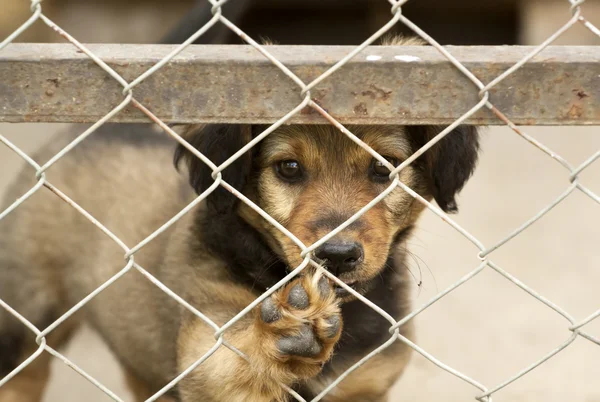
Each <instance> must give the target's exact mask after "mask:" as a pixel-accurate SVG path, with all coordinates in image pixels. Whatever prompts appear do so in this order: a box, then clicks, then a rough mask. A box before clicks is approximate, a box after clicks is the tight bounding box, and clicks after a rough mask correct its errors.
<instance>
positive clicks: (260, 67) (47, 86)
mask: <svg viewBox="0 0 600 402" xmlns="http://www.w3.org/2000/svg"><path fill="white" fill-rule="evenodd" d="M89 48H90V50H91V51H92V52H93V53H94V54H95V55H97V56H98V57H99V58H100V59H102V60H103V61H105V62H106V63H107V64H108V65H109V66H110V67H112V68H113V69H114V70H115V71H116V72H117V73H118V74H120V75H121V76H123V77H124V78H125V80H127V81H128V82H131V81H132V80H133V79H135V78H136V77H138V76H139V75H141V74H142V73H144V72H145V71H146V70H147V69H148V68H150V67H151V66H152V65H154V64H156V63H158V62H159V61H160V60H161V59H162V58H163V57H164V56H165V55H166V54H168V53H169V52H170V51H171V50H172V49H173V46H165V45H90V46H89ZM268 49H269V51H271V52H272V54H273V55H274V56H275V57H276V58H277V59H278V60H280V61H281V62H282V63H283V64H284V65H286V66H288V67H289V68H290V70H291V71H293V72H294V73H295V74H296V75H297V76H298V77H300V79H302V80H303V81H304V82H305V83H309V82H311V81H312V80H314V79H315V78H317V77H319V76H320V75H321V74H322V73H323V72H324V71H326V69H327V68H328V67H330V66H332V65H333V64H335V62H337V61H338V60H340V59H342V58H343V57H344V56H345V55H347V54H348V53H349V52H350V51H352V49H354V48H353V47H344V46H333V47H332V46H318V47H315V46H269V47H268ZM447 49H448V51H449V52H450V53H452V54H453V55H454V56H455V57H456V58H457V59H458V60H459V61H460V62H461V63H463V64H464V65H465V66H466V67H467V68H468V69H469V70H470V71H472V72H473V74H474V75H475V76H477V77H478V78H479V79H480V80H481V81H482V82H483V83H484V84H486V83H488V82H490V81H492V80H493V79H494V78H496V77H498V76H499V75H500V74H501V73H502V72H503V71H505V70H507V69H509V68H510V67H511V66H512V65H514V64H515V63H517V62H518V61H519V60H521V59H522V58H523V57H525V56H526V55H527V54H528V53H529V52H531V50H532V48H530V47H524V46H523V47H521V46H519V47H514V46H510V47H509V46H501V47H499V46H485V47H462V46H460V47H459V46H456V47H454V46H449V47H447ZM478 92H479V90H478V89H477V88H476V87H475V86H474V85H473V84H472V83H471V82H470V81H469V80H468V79H467V78H466V77H465V76H464V75H463V74H462V73H460V72H459V71H458V70H457V69H456V68H455V67H454V66H453V65H452V64H451V63H450V62H449V61H448V60H447V59H446V58H444V57H443V56H442V55H440V54H439V52H438V51H437V50H436V49H434V48H431V47H424V46H406V47H383V46H373V47H370V48H368V49H367V50H366V51H365V52H363V53H361V54H359V55H358V56H356V57H355V58H354V59H352V60H351V61H350V62H348V63H347V64H346V65H345V66H344V67H343V68H341V69H340V70H339V71H337V72H336V73H334V74H333V75H332V76H331V77H329V78H327V79H326V80H324V81H323V82H321V83H319V84H318V85H317V86H316V87H315V88H313V89H312V90H311V97H312V99H313V100H314V101H315V102H316V103H317V104H319V105H321V106H322V107H323V108H324V109H325V110H327V112H328V113H329V114H331V115H332V116H334V117H335V118H336V119H337V120H339V121H340V122H342V123H344V124H450V123H452V122H454V121H455V120H456V119H457V118H459V117H460V116H462V115H463V114H464V113H465V112H466V111H468V110H469V109H470V108H472V107H473V106H474V105H475V104H477V102H479V100H480V98H479V96H478ZM134 96H135V98H136V99H137V100H138V101H139V102H141V103H142V104H144V105H145V106H146V107H147V108H148V109H149V110H151V111H152V113H154V114H155V115H156V116H158V118H160V119H161V120H163V121H165V122H180V123H189V122H238V123H272V122H274V121H276V120H278V119H279V118H281V116H283V115H285V114H286V113H288V112H289V111H290V110H292V109H293V108H294V107H296V106H297V105H298V104H299V102H300V101H301V100H302V97H301V94H300V90H299V88H298V85H297V84H296V83H294V82H293V81H292V80H291V79H290V78H288V77H287V76H286V75H285V74H283V73H282V72H281V70H279V69H278V68H277V67H276V66H274V65H273V64H272V63H270V62H269V61H268V60H267V59H265V58H264V57H263V56H262V55H261V54H260V53H259V52H257V51H256V50H255V49H253V48H252V47H251V46H241V45H240V46H237V45H236V46H190V47H188V48H187V49H186V50H185V51H184V52H183V53H182V54H180V55H179V56H178V57H177V58H176V59H174V60H173V61H172V62H170V63H169V64H167V65H166V66H164V67H163V68H162V69H160V70H159V71H157V72H156V73H154V74H152V75H151V76H150V77H148V78H147V79H146V80H145V81H143V82H142V83H140V84H139V85H138V86H136V87H135V88H134ZM124 98H125V95H123V87H122V86H121V85H120V84H119V83H118V82H117V81H115V80H114V79H113V78H112V77H110V76H109V75H108V74H107V73H106V72H105V71H104V70H103V69H101V68H99V67H98V66H97V65H95V64H94V62H93V61H92V60H90V59H89V58H88V57H87V56H86V55H84V54H81V53H78V51H77V50H76V49H75V48H74V47H73V46H71V45H67V44H65V45H62V44H11V45H9V46H7V47H6V48H5V49H4V50H3V51H2V52H1V53H0V122H90V123H91V122H95V121H98V120H99V119H100V118H102V117H103V116H105V115H106V114H107V113H108V112H109V111H110V110H112V109H113V108H114V107H115V106H117V105H118V104H119V103H120V102H122V101H123V99H124ZM490 102H491V103H492V104H493V105H494V106H495V107H496V108H497V109H498V110H499V111H501V112H502V113H503V114H504V115H505V116H506V117H507V118H508V119H510V120H511V121H512V122H514V123H515V124H519V125H594V124H600V49H599V48H598V47H592V46H581V47H559V46H556V47H548V48H546V49H545V50H544V51H543V52H542V53H541V54H540V55H538V56H536V57H535V58H534V59H533V60H531V61H530V62H528V63H526V64H525V65H524V66H523V67H521V68H520V69H519V70H518V71H516V72H515V73H514V74H512V75H510V76H509V77H508V78H506V79H505V80H504V81H502V82H501V83H500V84H498V85H497V86H495V87H493V88H492V89H491V90H490ZM111 121H115V122H147V121H148V118H147V116H146V115H145V114H143V113H142V112H141V111H140V110H138V109H136V108H134V107H133V106H131V105H129V106H127V107H126V108H125V109H124V110H123V111H121V112H120V113H119V114H117V115H116V116H114V117H113V118H112V120H111ZM291 122H292V123H308V124H328V121H327V120H326V119H324V118H323V117H322V116H321V115H320V114H319V113H317V112H315V111H314V110H313V109H312V108H306V109H305V110H304V111H303V112H302V113H300V114H298V115H297V116H295V117H294V118H292V119H291ZM467 123H469V124H482V125H504V124H505V123H504V122H503V121H502V120H500V119H499V118H498V117H497V116H496V115H495V114H494V113H492V112H491V111H490V110H488V109H487V108H483V109H482V110H480V111H478V112H477V113H476V114H475V115H474V116H473V117H471V118H470V119H469V120H468V121H467Z"/></svg>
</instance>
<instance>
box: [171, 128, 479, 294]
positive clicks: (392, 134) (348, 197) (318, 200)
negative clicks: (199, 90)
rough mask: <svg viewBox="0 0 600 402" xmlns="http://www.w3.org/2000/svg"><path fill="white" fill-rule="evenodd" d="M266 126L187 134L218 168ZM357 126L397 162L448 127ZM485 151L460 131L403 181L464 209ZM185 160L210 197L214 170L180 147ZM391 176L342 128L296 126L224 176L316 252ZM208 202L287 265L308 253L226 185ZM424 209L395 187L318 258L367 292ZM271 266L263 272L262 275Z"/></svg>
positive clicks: (468, 131) (473, 135)
mask: <svg viewBox="0 0 600 402" xmlns="http://www.w3.org/2000/svg"><path fill="white" fill-rule="evenodd" d="M264 128H265V127H261V126H245V125H207V126H191V127H190V128H189V129H188V131H187V132H186V133H185V138H187V139H188V141H190V143H191V144H192V145H193V146H194V147H196V148H197V149H198V150H199V151H200V152H202V153H203V154H204V155H205V156H207V157H208V158H209V159H211V160H212V161H213V162H214V163H215V164H217V165H219V164H220V163H222V162H224V161H225V160H226V159H227V158H229V157H230V156H231V155H233V154H234V153H235V152H237V151H238V150H239V149H240V148H242V147H243V146H244V145H245V144H247V143H248V142H249V141H251V140H252V138H254V137H255V136H256V135H258V134H259V133H260V132H262V130H263V129H264ZM349 129H350V131H352V132H353V133H354V134H356V135H357V136H358V137H359V138H360V139H361V140H362V141H364V142H365V143H366V144H368V145H369V146H370V147H371V148H373V149H374V150H375V151H377V152H378V153H379V154H381V155H382V156H384V157H385V158H386V159H387V160H388V161H389V162H390V163H391V164H392V165H396V166H397V165H398V164H399V163H401V162H402V161H404V160H405V159H406V158H408V157H409V156H410V155H412V154H413V153H414V152H415V151H416V150H418V149H419V148H420V147H422V146H423V145H425V144H426V143H427V142H428V141H429V140H431V139H432V138H433V137H434V136H435V135H436V134H437V133H439V132H440V131H441V128H434V127H420V126H419V127H417V126H414V127H399V126H368V127H367V126H354V127H353V126H350V127H349ZM477 151H478V136H477V132H476V129H475V128H473V127H467V126H461V127H458V128H457V129H455V130H454V131H453V132H451V133H450V134H448V135H447V136H446V137H444V138H443V139H442V140H441V141H440V142H439V143H437V144H436V145H434V146H433V147H432V148H431V149H429V150H428V151H427V152H425V154H424V155H422V156H421V157H419V158H418V159H417V160H416V161H415V162H413V163H412V164H410V165H409V166H408V167H406V168H405V169H403V170H402V171H401V173H400V176H399V178H400V180H401V181H402V182H403V183H405V184H406V185H407V186H408V187H410V188H412V189H413V190H415V191H416V192H417V193H419V194H420V195H422V196H423V197H425V198H426V199H432V198H433V199H435V200H436V202H437V203H438V205H439V206H440V208H441V209H442V210H444V211H446V212H455V211H456V210H457V205H456V201H455V197H456V194H457V193H458V192H459V191H460V190H461V189H462V187H463V185H464V183H465V181H466V180H467V179H468V178H469V176H470V175H471V173H472V171H473V169H474V166H475V163H476V160H477ZM182 157H186V159H187V162H188V168H189V174H190V183H191V185H192V186H193V187H194V189H195V190H196V192H198V193H201V192H203V191H205V190H206V189H207V188H208V187H209V186H210V185H211V184H212V183H213V182H214V180H213V179H212V178H211V171H210V169H209V168H208V167H206V165H205V164H204V163H203V162H201V161H200V160H199V159H198V158H196V157H194V156H192V155H191V154H190V153H189V152H187V151H186V150H185V148H182V147H180V148H179V149H178V151H177V153H176V161H178V160H179V159H181V158H182ZM389 174H390V171H389V170H388V168H387V167H386V166H385V165H384V164H382V163H380V162H379V161H377V160H376V159H374V158H373V157H372V156H371V155H370V154H369V153H368V152H367V151H365V150H364V149H363V148H361V147H360V146H359V145H357V144H356V143H354V142H353V141H352V140H351V139H350V138H348V137H347V136H346V135H344V134H343V133H341V132H340V131H338V130H337V129H335V128H334V127H332V126H299V125H296V126H294V125H292V126H284V127H281V128H279V129H277V130H276V131H274V132H273V133H271V134H270V135H269V136H267V137H266V138H265V139H263V140H262V141H261V142H260V143H259V144H257V145H256V146H255V147H253V148H252V149H251V150H250V151H248V152H246V153H245V154H244V155H242V156H241V157H240V158H239V159H237V160H236V162H234V163H233V164H232V165H231V166H229V167H227V168H226V169H225V170H224V171H223V179H224V180H225V181H226V182H228V183H229V184H231V185H232V186H233V187H235V188H236V189H238V190H239V191H241V192H242V193H243V194H244V195H246V196H247V197H248V198H249V199H251V200H252V201H253V202H254V203H256V204H257V205H258V206H259V207H260V208H262V209H263V210H264V211H265V212H266V213H268V214H269V215H270V216H271V217H273V218H274V219H275V220H276V221H277V222H279V223H280V224H281V225H283V226H284V227H285V228H286V229H288V230H289V231H290V232H291V233H293V234H294V235H295V236H296V237H297V238H298V239H299V240H300V241H302V243H304V244H305V245H307V246H308V245H311V244H313V243H314V242H316V241H317V240H319V239H321V238H322V237H323V236H325V235H327V234H328V233H330V232H331V231H333V230H334V229H336V228H337V227H338V226H340V225H341V224H342V223H344V222H345V221H346V220H347V219H348V218H350V217H351V216H352V215H354V214H355V213H356V212H357V211H359V210H360V209H361V208H363V207H364V206H365V205H367V204H368V203H369V202H371V201H372V200H373V199H374V198H376V197H377V196H378V195H379V194H381V192H383V191H384V190H385V189H386V188H387V187H388V186H389V185H390V184H391V181H390V179H389ZM207 206H208V216H211V215H213V216H214V217H215V219H214V222H215V225H218V224H219V223H217V222H219V221H221V225H222V222H223V220H219V219H218V218H217V217H225V216H228V217H231V219H239V220H241V221H243V222H244V223H245V224H247V226H248V227H250V228H251V230H252V231H255V232H257V233H259V234H260V236H257V237H258V238H260V241H261V242H263V244H265V245H267V246H268V247H269V248H270V249H271V250H272V251H273V252H274V253H275V254H276V255H277V256H278V257H279V258H280V259H281V260H282V261H283V262H284V263H285V264H286V265H287V266H288V267H290V268H294V267H297V266H298V265H299V264H300V263H301V262H302V257H301V256H300V252H301V250H300V249H299V247H298V246H297V245H296V244H295V243H294V241H292V240H291V239H290V238H288V237H287V236H286V235H284V234H283V233H282V232H281V231H280V230H279V229H277V228H276V227H275V226H273V225H272V224H271V223H269V222H267V221H266V220H265V219H264V218H262V217H261V216H260V215H259V214H257V213H256V212H255V211H254V210H253V209H252V208H250V207H248V206H247V205H246V204H245V203H243V202H240V201H239V199H238V198H237V197H235V196H234V195H233V194H231V193H229V192H228V191H227V190H226V189H224V188H222V187H219V188H218V189H216V190H215V191H214V192H213V193H211V194H210V195H209V196H208V198H207ZM422 210H423V206H422V204H420V203H419V202H415V201H414V199H413V197H412V196H410V195H409V194H408V193H406V192H405V191H404V190H402V189H400V188H395V189H394V190H393V191H392V192H391V193H390V194H389V195H388V196H387V197H385V198H384V199H383V200H381V202H379V203H377V204H375V205H374V206H373V207H372V208H371V209H369V210H368V211H367V212H366V213H365V214H363V215H362V216H361V217H360V218H359V219H358V220H356V221H355V222H354V223H352V224H351V225H349V226H348V227H346V228H345V229H344V230H342V231H341V232H340V233H338V234H337V235H336V236H335V237H333V238H331V239H329V240H328V241H327V242H325V243H324V244H322V245H321V246H320V247H319V248H317V249H316V250H315V252H314V256H315V257H317V258H319V259H321V260H322V261H323V262H324V264H325V266H326V267H327V268H328V269H329V270H330V271H331V272H332V273H334V274H335V275H337V276H338V277H339V278H340V279H341V280H343V281H344V282H346V283H347V284H349V285H351V286H353V287H354V288H355V289H356V290H358V291H361V292H365V291H367V290H368V289H369V283H370V282H371V281H372V280H373V279H374V278H376V277H377V276H378V274H379V273H380V272H381V271H382V270H383V269H384V267H385V266H386V262H387V261H388V259H389V257H390V255H392V252H393V250H394V248H395V245H396V244H397V243H398V241H399V239H401V238H402V236H401V235H402V234H403V233H405V232H406V231H407V229H409V228H410V227H411V226H412V225H413V223H414V222H415V220H416V218H417V217H418V215H419V213H420V212H421V211H422ZM229 235H230V236H232V237H235V236H238V235H239V236H243V234H241V233H229ZM232 241H234V242H235V240H232ZM244 242H246V243H248V241H247V240H244ZM248 247H250V244H248ZM229 252H231V253H235V252H236V250H230V251H229ZM237 252H240V253H244V252H249V251H248V250H237ZM262 263H265V262H264V261H263V262H262ZM264 268H265V267H258V269H259V271H260V269H264ZM257 272H258V271H257ZM342 295H343V291H341V290H340V296H342Z"/></svg>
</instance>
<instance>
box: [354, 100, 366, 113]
mask: <svg viewBox="0 0 600 402" xmlns="http://www.w3.org/2000/svg"><path fill="white" fill-rule="evenodd" d="M354 114H359V115H361V116H366V115H367V114H369V112H368V111H367V105H365V103H364V102H361V103H359V104H358V105H356V106H354Z"/></svg>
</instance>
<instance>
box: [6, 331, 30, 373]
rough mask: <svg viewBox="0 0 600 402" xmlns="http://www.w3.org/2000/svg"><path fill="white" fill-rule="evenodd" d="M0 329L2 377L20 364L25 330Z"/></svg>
mask: <svg viewBox="0 0 600 402" xmlns="http://www.w3.org/2000/svg"><path fill="white" fill-rule="evenodd" d="M13 327H14V328H12V327H11V328H2V329H0V379H2V378H4V377H5V376H6V375H8V373H10V372H11V371H12V370H14V369H15V367H17V366H18V365H19V358H20V357H21V354H22V350H23V344H24V342H25V339H24V338H25V331H24V330H23V329H22V328H20V329H19V328H18V327H16V326H13Z"/></svg>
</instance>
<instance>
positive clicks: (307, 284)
mask: <svg viewBox="0 0 600 402" xmlns="http://www.w3.org/2000/svg"><path fill="white" fill-rule="evenodd" d="M257 321H258V322H257V325H258V327H259V329H260V331H261V333H262V336H263V340H264V343H263V345H264V352H265V353H266V354H267V356H269V357H270V358H271V359H272V360H273V362H274V363H276V365H277V366H284V367H285V368H287V369H288V370H290V371H291V373H293V374H294V376H296V377H298V378H308V377H312V376H315V375H316V374H318V372H319V371H320V370H321V368H322V366H323V364H324V363H325V362H326V361H327V360H329V359H330V358H331V355H332V353H333V348H334V346H335V344H336V343H337V341H338V340H339V338H340V334H341V332H342V318H341V315H340V308H339V306H338V301H337V299H336V297H335V292H334V291H333V289H332V288H331V286H330V284H329V281H328V280H327V278H326V277H324V276H321V275H318V274H308V275H305V276H303V277H301V278H298V279H296V280H294V281H293V282H291V283H289V284H288V285H286V286H285V287H283V288H282V289H280V290H279V291H277V292H275V293H274V294H273V295H272V296H271V297H269V298H267V299H265V300H264V301H263V303H262V305H261V306H260V314H259V317H257Z"/></svg>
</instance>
